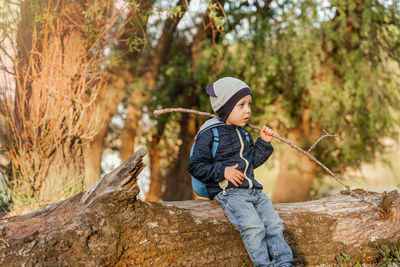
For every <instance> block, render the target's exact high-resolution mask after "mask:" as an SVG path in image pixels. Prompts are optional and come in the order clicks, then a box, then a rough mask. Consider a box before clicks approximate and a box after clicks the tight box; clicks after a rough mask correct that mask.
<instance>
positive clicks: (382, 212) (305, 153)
mask: <svg viewBox="0 0 400 267" xmlns="http://www.w3.org/2000/svg"><path fill="white" fill-rule="evenodd" d="M169 112H186V113H194V114H197V115H202V116H209V117H217V116H216V115H215V114H211V113H208V112H203V111H197V110H192V109H184V108H166V109H159V110H155V111H154V114H155V115H161V114H164V113H169ZM247 126H249V127H250V128H253V129H255V130H258V131H261V128H260V127H257V126H254V125H252V124H248V125H247ZM273 137H275V138H276V139H278V140H280V141H282V142H284V143H286V144H288V145H289V146H291V147H292V148H294V149H296V150H297V151H299V152H300V153H302V154H304V155H306V156H307V157H308V158H309V159H310V160H311V161H314V162H315V163H317V164H318V165H319V166H320V167H321V168H323V169H324V170H325V171H326V172H327V173H329V174H330V175H331V176H332V177H333V178H335V180H336V181H337V182H339V183H340V184H341V185H343V186H344V187H345V188H346V189H347V190H349V193H350V195H352V196H353V197H355V198H357V199H359V200H360V201H361V202H364V203H366V204H368V205H370V206H373V207H375V208H377V209H378V211H379V212H380V214H385V213H384V211H381V210H382V208H381V207H379V206H377V205H376V204H374V203H372V202H370V201H368V200H366V199H365V198H364V197H363V196H361V195H360V194H358V193H357V192H355V191H353V190H352V189H351V188H350V186H348V185H347V184H345V183H344V182H343V181H342V180H340V179H339V178H338V177H337V176H336V175H335V174H334V173H333V172H332V171H331V170H330V169H329V168H328V167H326V166H325V165H324V164H322V163H321V162H320V161H319V160H317V159H316V158H315V157H314V156H313V155H311V154H310V153H308V152H306V151H304V150H303V149H301V148H300V147H299V146H297V145H295V144H292V143H291V142H289V141H288V140H286V139H285V138H282V137H280V136H279V135H277V134H276V133H274V134H273ZM324 137H326V136H324ZM320 139H322V138H319V139H318V140H320ZM318 140H317V142H316V143H315V145H316V144H317V143H318V142H319V141H318Z"/></svg>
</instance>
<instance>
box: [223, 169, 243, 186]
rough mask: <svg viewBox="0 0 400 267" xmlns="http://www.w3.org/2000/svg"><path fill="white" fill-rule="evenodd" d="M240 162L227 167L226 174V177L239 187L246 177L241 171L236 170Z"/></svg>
mask: <svg viewBox="0 0 400 267" xmlns="http://www.w3.org/2000/svg"><path fill="white" fill-rule="evenodd" d="M238 166H239V164H237V163H236V164H235V165H233V166H229V167H225V171H224V176H225V179H226V180H228V181H229V182H231V183H232V184H233V185H234V186H236V187H238V186H239V185H240V184H242V181H243V179H244V178H245V177H246V176H245V175H244V174H243V173H242V172H241V171H238V170H236V168H237V167H238Z"/></svg>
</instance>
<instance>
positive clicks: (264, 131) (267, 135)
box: [260, 125, 274, 143]
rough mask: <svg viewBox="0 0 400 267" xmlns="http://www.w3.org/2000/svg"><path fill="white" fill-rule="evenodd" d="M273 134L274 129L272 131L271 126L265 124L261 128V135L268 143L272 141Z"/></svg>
mask: <svg viewBox="0 0 400 267" xmlns="http://www.w3.org/2000/svg"><path fill="white" fill-rule="evenodd" d="M273 134H274V131H272V130H271V128H269V127H267V126H265V125H264V126H263V127H262V128H261V131H260V137H261V139H262V140H264V141H265V142H268V143H269V142H271V140H272V137H273Z"/></svg>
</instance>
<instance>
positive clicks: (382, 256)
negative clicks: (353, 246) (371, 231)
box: [378, 245, 400, 266]
mask: <svg viewBox="0 0 400 267" xmlns="http://www.w3.org/2000/svg"><path fill="white" fill-rule="evenodd" d="M378 251H379V262H380V265H381V266H393V265H394V264H396V263H397V264H399V263H400V245H380V246H378Z"/></svg>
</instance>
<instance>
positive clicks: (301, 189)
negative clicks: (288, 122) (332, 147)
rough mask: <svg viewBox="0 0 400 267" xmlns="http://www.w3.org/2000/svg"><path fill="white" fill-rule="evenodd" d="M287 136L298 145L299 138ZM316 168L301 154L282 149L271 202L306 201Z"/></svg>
mask: <svg viewBox="0 0 400 267" xmlns="http://www.w3.org/2000/svg"><path fill="white" fill-rule="evenodd" d="M288 136H289V137H288V138H289V140H292V141H293V142H294V143H295V144H297V145H298V144H299V143H300V142H299V139H300V138H301V137H300V138H299V136H298V134H297V133H296V132H295V133H293V132H292V133H289V135H288ZM296 141H297V142H296ZM318 168H319V167H318V165H317V164H315V163H314V162H312V161H311V160H309V159H308V158H307V157H305V156H304V155H303V154H301V153H299V152H297V151H294V150H293V149H290V148H284V149H282V151H281V152H280V155H279V173H278V177H277V180H276V183H275V187H274V191H273V197H272V201H273V202H274V203H278V202H281V203H285V202H300V201H306V200H307V199H308V197H309V194H310V190H311V185H312V183H313V180H314V178H315V177H316V174H317V171H318Z"/></svg>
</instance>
